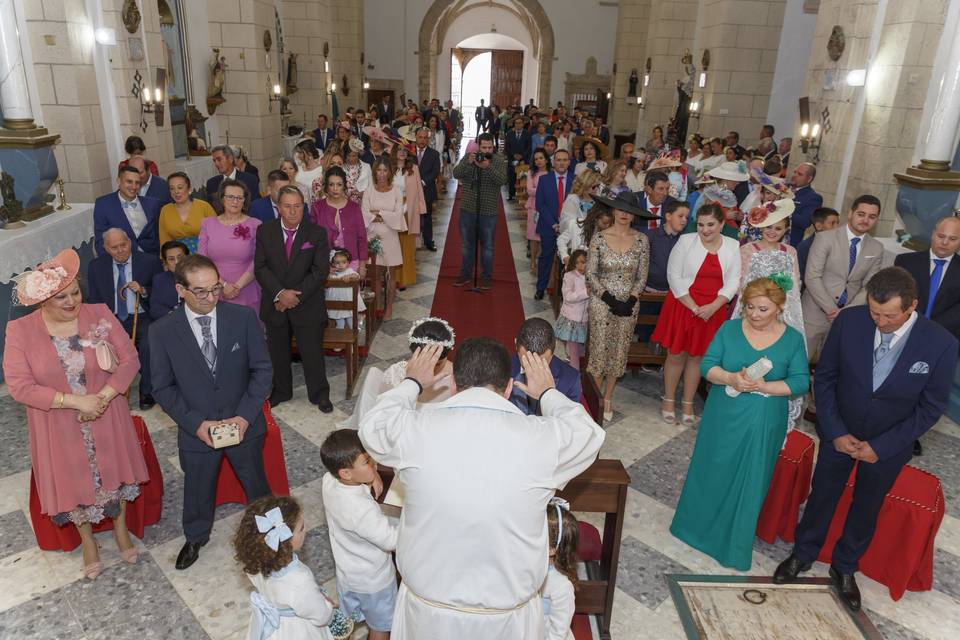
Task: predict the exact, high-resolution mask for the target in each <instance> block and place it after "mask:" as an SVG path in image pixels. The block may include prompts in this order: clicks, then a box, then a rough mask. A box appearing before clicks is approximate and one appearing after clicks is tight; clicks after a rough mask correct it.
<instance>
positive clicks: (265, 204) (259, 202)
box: [250, 169, 309, 222]
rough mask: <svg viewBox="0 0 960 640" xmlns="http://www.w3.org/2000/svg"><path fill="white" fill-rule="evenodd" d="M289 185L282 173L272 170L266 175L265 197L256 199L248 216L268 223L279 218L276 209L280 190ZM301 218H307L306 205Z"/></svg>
mask: <svg viewBox="0 0 960 640" xmlns="http://www.w3.org/2000/svg"><path fill="white" fill-rule="evenodd" d="M289 185H290V178H289V177H287V174H285V173H284V172H283V171H280V170H279V169H274V170H273V171H271V172H270V173H269V174H267V195H265V196H263V197H262V198H257V199H256V200H254V201H253V203H252V204H251V205H250V215H251V216H253V217H254V218H256V219H257V220H259V221H260V222H270V221H271V220H276V219H277V218H279V217H280V210H279V209H278V208H277V207H278V204H277V198H278V197H279V196H280V189H283V188H284V187H287V186H289ZM303 216H304V217H305V218H306V217H308V216H309V209H307V205H306V203H304V205H303Z"/></svg>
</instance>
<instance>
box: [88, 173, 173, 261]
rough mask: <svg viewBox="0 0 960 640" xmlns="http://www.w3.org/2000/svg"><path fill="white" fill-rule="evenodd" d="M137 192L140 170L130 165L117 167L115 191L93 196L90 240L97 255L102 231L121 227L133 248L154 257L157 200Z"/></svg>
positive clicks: (156, 252) (156, 231) (158, 207)
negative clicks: (96, 196) (118, 168)
mask: <svg viewBox="0 0 960 640" xmlns="http://www.w3.org/2000/svg"><path fill="white" fill-rule="evenodd" d="M139 192H140V172H139V171H138V170H137V169H136V168H135V167H131V166H130V165H127V166H124V167H121V168H120V171H119V173H118V174H117V190H116V191H114V192H112V193H108V194H107V195H105V196H100V197H99V198H97V200H96V202H95V203H94V204H93V239H94V243H95V245H96V248H97V254H102V253H103V233H104V232H105V231H106V230H107V229H113V228H117V229H123V230H124V231H125V232H126V233H127V236H128V237H129V238H130V240H131V242H132V244H133V249H134V250H139V251H143V252H144V253H152V254H153V259H154V260H157V257H158V254H159V252H160V238H159V231H158V229H157V219H158V218H159V217H160V203H159V202H157V201H156V200H154V199H153V198H144V197H141V196H140V195H139Z"/></svg>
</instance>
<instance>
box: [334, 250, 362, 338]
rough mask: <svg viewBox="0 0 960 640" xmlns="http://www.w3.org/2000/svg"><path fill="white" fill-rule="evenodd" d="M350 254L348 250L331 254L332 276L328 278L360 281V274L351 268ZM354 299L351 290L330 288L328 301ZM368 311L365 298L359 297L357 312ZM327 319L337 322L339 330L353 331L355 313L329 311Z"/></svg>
mask: <svg viewBox="0 0 960 640" xmlns="http://www.w3.org/2000/svg"><path fill="white" fill-rule="evenodd" d="M350 260H351V257H350V252H349V251H347V250H346V249H334V250H333V251H331V252H330V274H329V275H328V276H327V278H329V279H330V280H343V281H344V282H356V281H357V280H359V279H360V274H359V273H357V272H356V271H355V270H354V269H353V268H352V267H351V266H350ZM352 297H353V291H352V290H351V289H345V288H341V287H328V288H327V300H345V301H348V300H350V299H351V298H352ZM366 310H367V305H365V304H363V296H358V297H357V312H358V313H362V312H364V311H366ZM327 317H328V318H330V319H331V320H333V321H335V322H336V324H337V329H353V312H351V311H349V310H347V309H327Z"/></svg>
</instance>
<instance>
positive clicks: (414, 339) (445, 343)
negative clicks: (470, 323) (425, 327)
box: [407, 317, 457, 349]
mask: <svg viewBox="0 0 960 640" xmlns="http://www.w3.org/2000/svg"><path fill="white" fill-rule="evenodd" d="M427 322H437V323H439V324H441V325H443V328H444V329H446V330H447V331H449V332H450V339H449V340H442V341H441V340H435V339H433V338H428V337H426V336H414V335H413V332H414V331H416V330H417V327H419V326H420V325H422V324H426V323H427ZM407 339H408V340H409V342H410V344H438V345H440V346H441V347H445V348H447V349H453V347H454V344H455V342H456V339H457V334H456V333H455V332H454V330H453V327H451V326H450V323H449V322H447V321H446V320H444V319H443V318H434V317H428V318H420V319H419V320H416V321H415V322H414V323H413V325H411V327H410V332H409V333H407Z"/></svg>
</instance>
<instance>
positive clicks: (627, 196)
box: [593, 191, 660, 220]
mask: <svg viewBox="0 0 960 640" xmlns="http://www.w3.org/2000/svg"><path fill="white" fill-rule="evenodd" d="M593 199H594V200H596V201H597V202H599V203H600V204H604V205H606V206H608V207H610V208H611V209H618V210H620V211H623V212H624V213H629V214H632V215H635V216H637V217H638V218H643V219H644V220H658V219H659V218H660V216H658V215H654V214H652V213H650V212H649V211H647V210H646V209H644V208H643V207H639V206H637V201H636V200H635V199H634V196H633V193H632V192H630V191H621V192H620V193H618V194H617V195H616V196H613V195H612V194H610V193H607V194H604V195H595V196H593Z"/></svg>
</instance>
